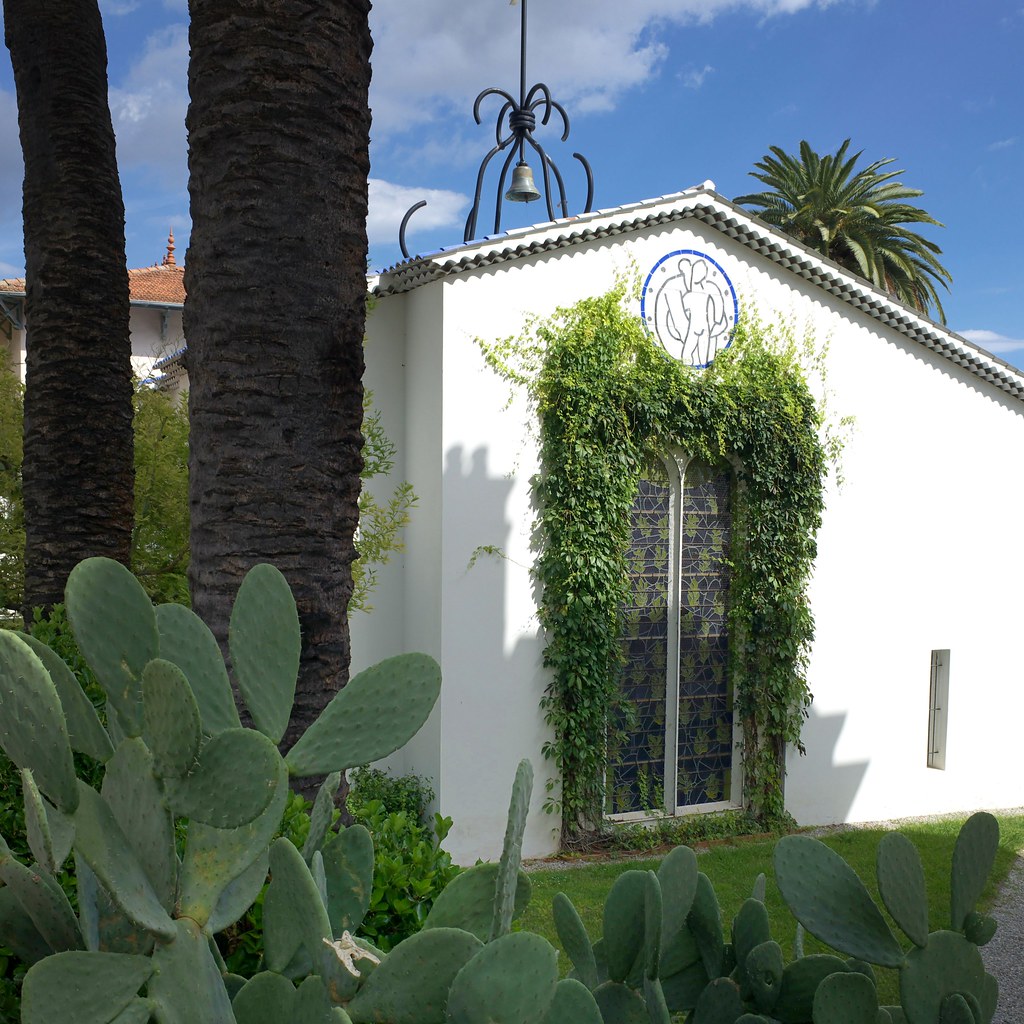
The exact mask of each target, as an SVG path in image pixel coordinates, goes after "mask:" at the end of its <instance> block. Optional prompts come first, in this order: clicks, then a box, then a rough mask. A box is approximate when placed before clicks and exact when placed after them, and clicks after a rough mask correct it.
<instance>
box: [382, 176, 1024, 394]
mask: <svg viewBox="0 0 1024 1024" xmlns="http://www.w3.org/2000/svg"><path fill="white" fill-rule="evenodd" d="M687 220H696V221H699V222H701V223H703V224H706V225H708V226H709V227H712V228H714V229H715V230H716V231H719V232H721V233H722V234H723V235H726V236H728V237H729V238H733V239H735V240H736V241H738V242H740V243H741V244H742V245H744V246H746V247H747V248H748V249H751V250H753V251H754V252H757V253H759V254H760V255H762V256H764V257H765V258H767V259H769V260H771V261H772V262H773V263H777V264H778V265H779V266H780V267H783V268H785V269H786V270H788V271H790V272H792V273H794V274H796V275H797V276H798V277H802V278H803V279H804V280H806V281H810V282H811V283H812V284H814V285H816V286H817V287H819V288H822V289H824V290H825V291H827V292H829V293H830V294H832V295H834V296H836V297H837V298H839V299H841V300H842V301H843V302H845V303H847V304H848V305H850V306H853V307H854V308H856V309H859V310H862V311H863V312H864V313H866V314H868V315H869V316H871V317H873V318H874V319H876V320H878V321H879V322H880V323H882V324H885V326H887V327H889V328H891V329H892V330H895V331H898V332H899V333H900V334H903V335H905V336H906V337H908V338H910V339H912V340H913V341H916V342H918V343H919V344H921V345H923V346H924V347H925V348H927V349H931V350H932V351H933V352H936V353H938V354H939V355H941V356H942V357H944V358H945V359H948V360H950V362H952V363H955V364H956V365H957V366H961V367H963V368H964V369H966V370H968V371H969V372H970V373H972V374H974V375H975V376H976V377H980V378H981V379H982V380H985V381H988V382H989V383H990V384H992V385H994V386H995V387H997V388H999V389H1000V390H1001V391H1004V392H1005V393H1006V394H1008V395H1012V396H1013V397H1014V398H1017V399H1019V400H1021V401H1024V373H1022V372H1021V371H1020V370H1018V369H1017V368H1016V367H1015V366H1011V365H1010V364H1009V363H1006V362H1004V361H1003V360H1002V359H999V358H998V357H997V356H994V355H992V354H991V353H990V352H986V351H985V350H984V349H983V348H979V347H978V346H977V345H975V344H973V343H972V342H969V341H968V340H967V339H966V338H962V337H960V335H958V334H954V333H953V332H952V331H950V330H948V329H947V328H945V327H943V326H942V325H941V324H937V323H935V322H934V321H933V320H929V319H928V318H927V317H924V316H922V315H921V314H920V313H918V312H917V311H916V310H913V309H911V308H910V307H908V306H905V305H903V304H902V303H901V302H898V301H897V300H896V299H894V298H892V297H891V296H889V295H887V294H886V293H885V292H882V291H880V290H878V289H877V288H875V287H874V286H873V285H872V284H871V283H870V282H868V281H866V280H865V279H863V278H860V277H856V276H855V275H853V274H851V273H850V272H849V271H848V270H846V269H845V268H844V267H841V266H840V265H839V264H838V263H834V262H833V261H832V260H829V259H826V258H825V257H823V256H822V255H820V254H819V253H817V252H815V251H814V250H813V249H809V248H808V247H807V246H805V245H802V244H801V243H800V242H798V241H796V239H794V238H790V237H789V236H788V235H785V234H783V233H782V232H780V231H778V230H776V229H775V228H773V227H772V226H771V225H769V224H766V223H764V221H761V220H758V219H756V218H755V217H753V216H751V214H750V213H749V212H748V211H746V210H744V209H743V208H742V207H739V206H737V205H736V204H735V203H732V202H730V201H729V200H728V199H725V198H724V197H723V196H720V195H718V193H717V192H715V191H714V190H713V188H712V187H711V182H705V183H704V184H703V185H699V186H697V187H695V188H691V189H687V190H686V191H685V192H676V193H674V194H672V195H667V196H660V197H659V198H657V199H648V200H645V201H644V202H640V203H634V204H632V205H629V206H616V207H612V208H610V209H607V210H596V211H594V212H592V213H587V214H582V215H580V216H577V217H568V218H564V219H562V220H556V221H549V222H548V223H545V224H537V225H534V226H533V227H529V228H520V229H517V230H514V231H507V232H503V233H502V234H500V235H492V236H490V237H487V238H484V239H481V240H480V241H477V242H469V243H466V244H464V245H457V246H452V247H450V248H447V249H442V250H440V251H438V252H434V253H428V254H427V255H424V256H417V257H415V258H413V259H409V260H405V261H404V262H402V263H398V264H396V265H395V266H393V267H391V268H389V269H388V270H385V271H382V272H381V273H380V274H378V275H374V276H373V277H371V278H370V282H369V283H370V288H371V291H372V292H373V293H374V294H376V295H382V296H383V295H393V294H397V293H400V292H406V291H410V290H412V289H413V288H418V287H419V286H420V285H423V284H427V283H429V282H430V281H436V280H438V279H440V278H444V277H450V276H453V275H457V274H461V273H465V272H467V271H471V270H475V269H477V268H478V267H487V266H494V265H495V264H499V263H506V262H509V261H511V260H517V259H523V258H525V257H528V256H533V255H536V254H538V253H544V252H551V251H552V250H556V249H566V248H570V247H572V246H575V245H581V244H583V243H585V242H592V241H595V240H597V239H601V238H609V237H613V236H615V235H622V234H627V233H629V232H633V231H643V230H645V229H647V228H651V227H657V226H661V225H665V224H672V223H682V222H685V221H687Z"/></svg>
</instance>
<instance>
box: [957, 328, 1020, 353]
mask: <svg viewBox="0 0 1024 1024" xmlns="http://www.w3.org/2000/svg"><path fill="white" fill-rule="evenodd" d="M957 333H958V334H959V335H960V336H961V337H964V338H966V339H967V340H968V341H973V342H974V344H975V345H978V346H979V347H980V348H983V349H987V350H988V351H989V352H992V353H994V354H996V355H1000V354H1002V353H1004V352H1019V351H1020V350H1021V349H1024V338H1008V337H1007V336H1006V335H1005V334H997V333H996V332H995V331H985V330H977V331H958V332H957Z"/></svg>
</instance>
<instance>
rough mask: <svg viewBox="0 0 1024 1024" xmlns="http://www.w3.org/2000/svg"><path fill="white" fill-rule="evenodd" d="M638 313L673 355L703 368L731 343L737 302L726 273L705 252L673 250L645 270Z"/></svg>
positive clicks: (674, 357)
mask: <svg viewBox="0 0 1024 1024" xmlns="http://www.w3.org/2000/svg"><path fill="white" fill-rule="evenodd" d="M640 316H641V317H642V318H643V321H644V325H645V326H646V327H647V329H648V330H649V331H650V332H651V334H653V335H654V337H655V338H657V339H658V341H659V343H660V344H661V346H662V348H664V349H665V351H666V352H667V353H668V354H669V355H670V356H671V357H672V358H673V359H678V360H679V361H680V362H682V363H685V364H686V365H687V366H693V367H697V368H700V369H703V368H704V367H707V366H710V365H711V363H712V361H713V360H714V358H715V356H716V355H717V354H718V353H719V352H721V351H722V350H723V349H726V348H728V347H729V345H730V344H731V343H732V334H733V331H734V330H735V328H736V318H737V317H738V316H739V301H738V300H737V298H736V289H735V288H733V286H732V281H730V280H729V275H728V274H726V272H725V271H724V270H723V269H722V268H721V267H720V266H719V265H718V264H717V263H716V262H715V261H714V260H713V259H712V258H711V257H710V256H708V255H707V253H703V252H698V251H697V250H696V249H677V250H676V251H675V252H670V253H668V254H667V255H665V256H662V257H661V259H660V260H658V262H657V263H655V264H654V266H653V267H652V268H651V272H650V273H649V274H648V275H647V280H646V281H645V282H644V290H643V294H642V296H641V299H640Z"/></svg>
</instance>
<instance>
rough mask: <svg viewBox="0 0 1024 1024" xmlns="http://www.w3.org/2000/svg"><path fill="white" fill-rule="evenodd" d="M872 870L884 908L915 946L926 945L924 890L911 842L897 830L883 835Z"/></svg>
mask: <svg viewBox="0 0 1024 1024" xmlns="http://www.w3.org/2000/svg"><path fill="white" fill-rule="evenodd" d="M876 873H877V875H878V891H879V892H880V893H881V895H882V902H883V903H884V904H885V909H886V910H888V911H889V913H890V914H891V915H892V918H893V920H894V921H895V922H896V923H897V924H898V925H899V926H900V927H901V928H902V929H903V931H904V932H905V933H906V936H907V938H908V939H910V941H911V942H913V943H914V945H915V946H921V947H924V946H926V945H927V944H928V894H927V892H926V891H925V885H924V868H923V867H922V866H921V858H920V856H919V855H918V852H917V850H916V848H915V847H914V844H913V843H912V842H911V841H910V840H909V839H908V838H907V837H906V836H904V835H901V834H900V833H899V832H889V833H888V834H886V835H884V836H883V837H882V841H881V842H880V843H879V844H878V856H877V870H876Z"/></svg>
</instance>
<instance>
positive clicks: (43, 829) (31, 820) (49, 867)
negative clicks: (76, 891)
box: [21, 768, 70, 875]
mask: <svg viewBox="0 0 1024 1024" xmlns="http://www.w3.org/2000/svg"><path fill="white" fill-rule="evenodd" d="M21 792H22V796H23V797H24V800H25V833H26V836H27V838H28V848H29V849H30V850H31V851H32V856H33V857H35V859H36V862H37V863H38V864H39V865H40V866H41V867H42V868H43V870H44V871H46V872H48V873H49V874H51V875H54V874H56V873H57V869H58V868H59V867H60V865H61V864H62V863H63V862H64V858H65V857H67V855H68V850H69V849H70V846H69V847H68V848H66V849H64V850H63V852H62V856H61V857H60V860H58V859H57V855H56V851H55V850H54V843H53V833H52V832H51V831H50V819H49V815H48V814H47V813H46V804H45V803H44V802H43V794H42V793H40V792H39V787H38V786H36V783H35V779H33V778H32V772H31V770H30V769H28V768H22V769H21ZM57 813H60V812H57ZM65 820H67V819H65Z"/></svg>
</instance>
